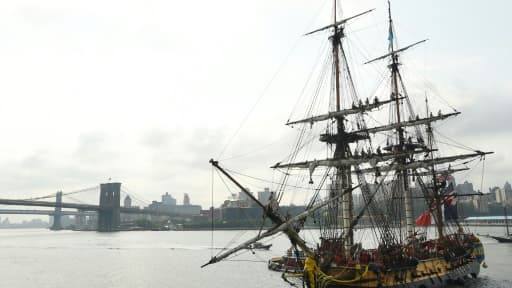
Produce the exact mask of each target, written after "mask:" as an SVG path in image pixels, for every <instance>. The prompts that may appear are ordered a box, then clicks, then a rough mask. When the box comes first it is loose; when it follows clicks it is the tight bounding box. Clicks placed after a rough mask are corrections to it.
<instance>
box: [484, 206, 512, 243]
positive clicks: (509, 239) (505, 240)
mask: <svg viewBox="0 0 512 288" xmlns="http://www.w3.org/2000/svg"><path fill="white" fill-rule="evenodd" d="M503 212H504V213H505V227H507V234H506V235H505V236H493V235H489V237H491V238H492V239H494V240H496V241H498V242H500V243H512V235H510V231H509V228H508V217H507V208H506V207H505V208H503Z"/></svg>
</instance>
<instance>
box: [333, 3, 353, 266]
mask: <svg viewBox="0 0 512 288" xmlns="http://www.w3.org/2000/svg"><path fill="white" fill-rule="evenodd" d="M336 13H337V5H336V0H334V34H333V35H332V36H331V40H332V49H333V57H334V77H335V78H334V84H335V88H334V90H335V97H336V112H339V111H341V91H340V90H341V87H340V56H339V51H340V49H341V39H342V38H343V37H344V31H343V27H344V26H343V25H340V26H338V25H336V23H337V19H336ZM345 64H346V63H345ZM335 119H336V130H337V131H336V132H337V134H338V135H343V134H344V133H345V127H344V119H345V118H344V117H343V116H339V117H336V118H335ZM348 152H349V146H348V143H347V142H346V141H344V140H343V139H338V141H336V142H335V148H334V158H337V159H345V158H347V156H348V155H347V153H348ZM335 183H336V185H335V191H336V194H335V195H331V197H336V196H337V195H340V194H341V193H342V191H344V190H346V189H347V188H349V187H352V183H351V173H350V166H347V165H340V166H338V167H336V182H335ZM331 194H332V193H331ZM341 213H342V215H341V217H342V225H343V233H344V235H345V239H344V246H345V255H346V256H347V257H350V250H351V248H352V244H353V232H352V227H351V223H352V193H346V194H344V195H343V196H342V198H341Z"/></svg>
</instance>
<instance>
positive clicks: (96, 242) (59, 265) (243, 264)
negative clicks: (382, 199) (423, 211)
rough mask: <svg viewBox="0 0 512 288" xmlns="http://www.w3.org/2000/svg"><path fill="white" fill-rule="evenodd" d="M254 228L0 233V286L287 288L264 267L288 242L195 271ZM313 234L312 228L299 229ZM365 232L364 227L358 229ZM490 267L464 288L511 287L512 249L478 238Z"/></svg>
mask: <svg viewBox="0 0 512 288" xmlns="http://www.w3.org/2000/svg"><path fill="white" fill-rule="evenodd" d="M473 231H475V232H476V233H480V234H487V233H495V234H498V235H502V234H503V233H504V228H503V227H477V228H475V229H473ZM256 233H257V231H219V232H215V233H214V234H213V237H214V247H216V249H214V250H211V249H210V247H211V235H212V234H211V232H209V231H163V232H156V231H155V232H153V231H141V232H119V233H97V232H74V231H58V232H54V231H49V230H44V229H3V230H0V251H1V253H0V275H2V276H1V283H2V285H1V287H37V288H42V287H75V288H82V287H84V288H85V287H157V288H158V287H190V288H196V287H197V288H199V287H228V288H229V287H246V288H253V287H254V288H256V287H261V288H263V287H265V288H271V287H272V288H274V287H290V286H289V285H288V284H286V283H285V282H283V280H282V279H281V274H280V273H277V272H272V271H269V270H268V269H267V265H266V262H267V260H268V259H269V258H271V257H275V256H280V255H282V254H283V253H284V252H285V251H286V249H287V248H288V247H289V242H288V240H287V239H286V238H285V237H283V236H280V237H277V238H275V239H272V240H271V241H269V243H272V244H273V246H272V248H271V250H270V251H268V252H267V251H257V252H256V254H252V253H250V252H245V253H243V254H242V255H239V256H237V257H235V258H232V261H225V262H221V263H218V264H215V265H211V266H207V267H205V268H202V269H201V268H200V266H201V265H202V264H204V263H206V262H207V261H208V260H209V259H210V257H211V255H212V252H213V253H214V254H217V253H218V252H219V251H220V249H219V248H220V247H224V246H226V245H228V244H229V242H230V241H231V240H233V239H235V240H236V239H238V240H236V241H235V242H232V244H231V245H234V244H238V243H240V242H241V241H242V240H243V239H245V238H248V237H252V236H254V235H255V234H256ZM302 233H303V234H304V237H306V238H308V237H309V238H311V237H314V236H315V234H316V231H314V230H306V231H305V232H302ZM358 233H359V235H364V234H365V233H366V232H365V231H364V229H363V230H359V231H358ZM481 240H482V242H483V243H484V246H485V251H486V261H487V264H488V265H489V268H488V269H482V272H481V274H480V277H479V278H478V279H477V280H468V282H467V285H466V287H471V288H479V287H489V288H496V287H499V288H505V287H512V281H511V280H509V279H511V276H510V272H511V271H510V265H511V264H512V245H510V244H498V243H496V241H494V240H492V239H487V238H485V237H481Z"/></svg>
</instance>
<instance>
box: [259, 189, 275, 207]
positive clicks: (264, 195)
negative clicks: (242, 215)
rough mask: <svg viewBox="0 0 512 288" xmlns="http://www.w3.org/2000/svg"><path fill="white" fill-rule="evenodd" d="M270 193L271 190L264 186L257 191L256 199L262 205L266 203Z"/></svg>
mask: <svg viewBox="0 0 512 288" xmlns="http://www.w3.org/2000/svg"><path fill="white" fill-rule="evenodd" d="M271 193H272V192H271V191H270V189H269V188H264V189H263V191H260V192H258V201H260V202H261V203H262V204H263V205H267V204H268V199H270V195H271Z"/></svg>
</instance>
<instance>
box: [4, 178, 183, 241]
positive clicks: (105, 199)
mask: <svg viewBox="0 0 512 288" xmlns="http://www.w3.org/2000/svg"><path fill="white" fill-rule="evenodd" d="M98 190H99V196H100V197H99V204H98V205H95V204H87V203H83V201H80V200H78V199H76V198H75V197H74V196H71V195H76V194H80V193H82V194H85V193H86V192H89V193H90V192H95V191H96V193H97V191H98ZM121 192H123V193H124V194H126V195H128V196H130V197H132V198H134V199H138V198H137V197H135V196H134V195H133V193H128V192H127V191H126V190H122V189H121V183H103V184H100V185H99V186H94V187H90V188H85V189H80V190H76V191H72V192H67V193H64V192H61V191H59V192H56V193H52V194H50V195H45V196H41V197H34V198H29V199H0V205H12V206H31V207H52V208H54V209H53V210H11V209H0V214H31V215H50V216H53V225H52V227H51V228H50V229H52V230H60V229H62V223H61V218H62V216H64V215H74V216H75V219H77V220H78V222H79V223H81V222H83V219H84V218H85V217H87V216H89V217H97V226H96V227H97V231H100V232H113V231H119V230H120V225H121V213H124V214H138V215H155V216H174V215H172V214H171V213H169V212H165V211H158V210H153V209H148V208H140V207H132V206H131V205H129V207H126V206H121ZM64 196H66V199H70V200H74V202H64V201H63V200H62V199H63V197H64ZM51 198H55V201H44V200H46V199H51ZM138 201H139V202H142V203H144V201H142V200H140V199H138ZM62 209H75V210H74V211H66V210H62Z"/></svg>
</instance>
